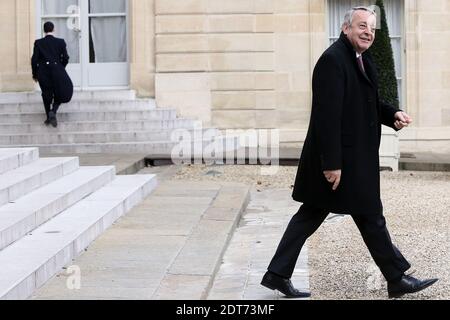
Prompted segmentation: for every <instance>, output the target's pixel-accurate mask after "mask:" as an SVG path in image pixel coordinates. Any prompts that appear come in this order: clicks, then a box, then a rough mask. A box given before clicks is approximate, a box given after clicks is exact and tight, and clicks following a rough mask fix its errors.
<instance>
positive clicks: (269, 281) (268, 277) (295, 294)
mask: <svg viewBox="0 0 450 320" xmlns="http://www.w3.org/2000/svg"><path fill="white" fill-rule="evenodd" d="M261 285H263V286H264V287H266V288H269V289H271V290H278V291H280V292H281V293H282V294H284V295H285V296H286V297H287V298H307V297H310V296H311V294H310V293H309V292H301V291H299V290H297V289H295V288H294V286H293V285H292V282H291V280H290V279H285V278H282V277H280V276H277V275H276V274H273V273H271V272H269V271H268V272H266V274H265V275H264V277H263V278H262V281H261Z"/></svg>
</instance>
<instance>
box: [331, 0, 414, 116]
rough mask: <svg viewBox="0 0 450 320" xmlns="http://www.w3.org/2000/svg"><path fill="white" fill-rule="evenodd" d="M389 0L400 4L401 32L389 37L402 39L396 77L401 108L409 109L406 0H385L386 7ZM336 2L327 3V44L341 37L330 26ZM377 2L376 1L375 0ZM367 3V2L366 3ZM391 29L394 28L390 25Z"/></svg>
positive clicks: (360, 2) (335, 0)
mask: <svg viewBox="0 0 450 320" xmlns="http://www.w3.org/2000/svg"><path fill="white" fill-rule="evenodd" d="M389 1H398V2H399V4H400V10H401V12H400V14H399V18H400V19H401V20H400V26H401V32H400V34H390V35H389V37H390V39H391V44H392V41H393V40H394V39H400V61H397V60H396V61H395V62H396V63H398V64H399V69H400V73H399V74H398V73H397V72H396V79H397V85H399V100H400V101H399V103H400V108H401V109H402V110H405V111H406V109H407V106H406V87H407V83H406V76H405V75H406V49H405V48H406V43H405V41H406V40H405V39H406V37H405V3H404V0H385V7H388V6H387V5H386V3H387V2H389ZM335 2H339V0H327V5H326V17H327V19H326V27H327V33H328V43H327V46H329V45H330V44H332V43H333V42H334V41H336V40H337V39H338V38H339V34H338V35H331V34H330V32H331V27H330V6H331V5H332V3H335ZM353 2H355V4H354V3H352V5H354V6H357V5H358V6H359V5H364V2H365V1H364V0H360V1H353ZM366 2H367V1H366ZM373 2H375V1H373ZM369 3H372V1H369ZM366 5H367V4H366ZM348 9H349V10H350V9H351V6H349V8H348ZM337 20H338V21H339V23H340V24H342V22H343V20H344V16H342V17H339V19H337ZM389 24H390V23H389V21H388V25H389ZM336 28H337V27H336ZM389 30H392V28H391V27H390V28H389ZM394 59H395V53H394Z"/></svg>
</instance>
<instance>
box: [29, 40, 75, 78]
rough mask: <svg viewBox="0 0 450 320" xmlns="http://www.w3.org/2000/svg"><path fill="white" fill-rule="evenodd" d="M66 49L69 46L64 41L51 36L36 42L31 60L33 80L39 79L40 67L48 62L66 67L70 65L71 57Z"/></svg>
mask: <svg viewBox="0 0 450 320" xmlns="http://www.w3.org/2000/svg"><path fill="white" fill-rule="evenodd" d="M66 48H67V45H66V42H65V41H64V39H59V38H55V37H53V36H51V35H48V36H46V37H45V38H42V39H39V40H36V41H35V42H34V50H33V57H32V58H31V68H32V71H33V78H36V79H37V78H38V70H39V67H41V66H42V65H45V64H46V63H47V62H50V63H54V62H57V63H60V64H61V65H62V66H63V67H66V66H67V64H68V63H69V55H68V54H67V49H66Z"/></svg>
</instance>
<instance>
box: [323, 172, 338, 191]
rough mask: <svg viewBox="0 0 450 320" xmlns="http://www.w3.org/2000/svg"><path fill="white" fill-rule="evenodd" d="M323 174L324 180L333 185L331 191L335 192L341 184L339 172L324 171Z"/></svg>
mask: <svg viewBox="0 0 450 320" xmlns="http://www.w3.org/2000/svg"><path fill="white" fill-rule="evenodd" d="M323 174H324V176H325V179H327V181H328V182H329V183H332V184H333V191H336V189H337V188H338V186H339V183H340V182H341V170H333V171H324V172H323Z"/></svg>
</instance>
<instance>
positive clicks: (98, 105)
mask: <svg viewBox="0 0 450 320" xmlns="http://www.w3.org/2000/svg"><path fill="white" fill-rule="evenodd" d="M155 109H156V104H155V101H154V100H152V99H138V100H129V101H126V100H119V101H114V100H105V101H95V100H94V101H89V100H88V101H71V102H70V103H67V104H62V105H61V107H60V108H59V111H61V112H75V111H82V112H86V111H87V112H89V111H145V110H155ZM161 110H165V109H161ZM33 112H35V113H43V112H44V105H43V104H42V101H41V102H37V103H4V104H0V114H9V113H12V114H22V113H33Z"/></svg>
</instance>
